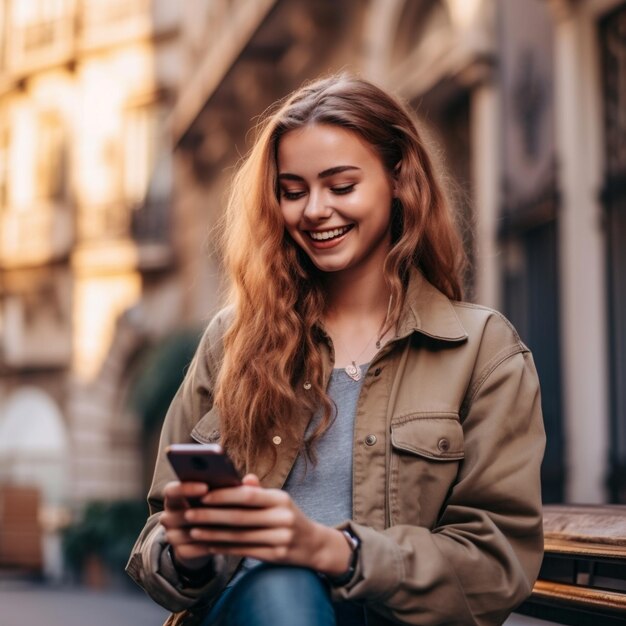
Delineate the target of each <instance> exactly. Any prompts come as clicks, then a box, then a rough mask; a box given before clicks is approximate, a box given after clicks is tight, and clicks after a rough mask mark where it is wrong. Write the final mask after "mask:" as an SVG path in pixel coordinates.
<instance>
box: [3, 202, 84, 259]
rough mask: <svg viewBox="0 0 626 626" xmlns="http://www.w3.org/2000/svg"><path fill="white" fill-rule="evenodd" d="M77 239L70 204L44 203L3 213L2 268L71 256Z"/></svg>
mask: <svg viewBox="0 0 626 626" xmlns="http://www.w3.org/2000/svg"><path fill="white" fill-rule="evenodd" d="M73 239H74V225H73V218H72V212H71V210H70V208H69V207H68V206H64V205H62V206H59V205H55V204H49V203H44V204H41V205H38V206H34V207H29V208H27V209H20V210H17V209H9V210H5V211H4V212H3V213H2V214H0V267H2V268H4V269H10V268H16V267H27V266H31V265H41V264H43V263H48V262H50V261H53V260H55V259H60V258H63V257H66V256H68V255H69V252H70V250H71V247H72V244H73Z"/></svg>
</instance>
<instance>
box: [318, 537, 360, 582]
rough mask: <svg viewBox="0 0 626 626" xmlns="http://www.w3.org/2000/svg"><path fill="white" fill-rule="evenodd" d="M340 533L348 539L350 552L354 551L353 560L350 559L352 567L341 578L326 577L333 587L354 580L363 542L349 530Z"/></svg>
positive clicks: (340, 575)
mask: <svg viewBox="0 0 626 626" xmlns="http://www.w3.org/2000/svg"><path fill="white" fill-rule="evenodd" d="M340 532H341V534H342V535H343V536H344V537H345V538H346V541H347V542H348V545H349V546H350V550H352V558H351V559H350V567H348V570H347V571H346V572H345V573H343V574H339V576H329V575H326V576H325V578H326V580H328V582H329V583H330V584H331V585H332V586H333V587H341V586H342V585H346V584H347V583H349V582H350V581H351V580H352V577H353V576H354V572H355V571H356V564H357V563H358V561H359V550H360V548H361V540H360V539H359V538H358V537H357V536H356V535H355V534H354V533H353V532H352V531H351V530H350V529H349V528H344V529H342V530H341V531H340Z"/></svg>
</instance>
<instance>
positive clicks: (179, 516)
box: [159, 509, 190, 529]
mask: <svg viewBox="0 0 626 626" xmlns="http://www.w3.org/2000/svg"><path fill="white" fill-rule="evenodd" d="M185 510H186V509H168V510H166V511H164V512H163V513H161V517H160V518H159V522H160V523H161V525H162V526H165V528H168V529H169V528H184V527H187V526H190V523H189V521H188V520H187V519H186V517H185Z"/></svg>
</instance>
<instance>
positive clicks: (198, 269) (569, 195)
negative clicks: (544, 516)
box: [0, 0, 626, 503]
mask: <svg viewBox="0 0 626 626" xmlns="http://www.w3.org/2000/svg"><path fill="white" fill-rule="evenodd" d="M0 7H1V8H0V24H2V28H3V32H4V37H3V47H2V49H1V50H0V223H1V226H0V281H1V282H0V311H1V313H0V480H2V479H4V480H8V479H11V480H18V481H19V480H24V481H25V482H28V478H29V476H28V473H29V472H31V473H32V472H33V471H34V470H33V469H32V468H33V467H37V468H39V469H38V470H37V472H38V477H36V480H37V481H39V483H40V484H41V485H42V487H43V489H44V491H45V493H46V495H45V498H47V499H48V500H49V501H50V502H53V503H54V502H59V503H67V502H73V503H80V502H85V501H87V500H92V499H116V498H124V497H137V496H140V495H141V494H142V492H143V490H144V488H145V480H144V479H142V461H143V459H144V453H143V452H142V448H143V447H145V446H146V445H147V444H146V438H145V437H144V436H143V435H142V432H141V429H142V425H141V422H140V421H139V420H138V419H137V416H136V415H132V411H130V409H129V408H128V403H127V398H128V396H129V394H130V393H131V391H132V389H130V387H132V385H133V380H136V377H134V376H133V373H136V371H137V368H138V367H139V365H138V364H140V362H141V359H140V358H139V356H138V355H141V353H142V351H145V349H146V346H150V345H152V344H154V343H155V341H157V340H158V339H159V338H162V337H164V336H166V335H167V334H168V333H171V332H173V331H174V330H175V329H177V328H181V327H193V326H201V325H202V324H203V323H204V322H205V321H206V319H207V318H208V317H209V315H210V313H211V312H212V311H213V310H215V308H217V307H218V306H219V302H220V293H221V289H222V286H223V284H222V276H221V272H220V267H219V260H218V257H217V255H216V254H215V252H216V247H215V242H214V236H213V231H212V227H213V226H214V225H215V224H216V222H217V221H218V219H219V216H220V214H221V209H222V206H223V202H224V194H225V190H226V187H227V185H228V182H229V180H230V176H231V174H232V166H233V165H234V164H235V163H236V161H237V160H238V158H239V157H240V156H241V155H242V154H245V152H246V151H247V150H248V148H249V147H250V141H251V136H252V135H251V133H250V132H249V130H250V128H251V126H252V125H253V124H254V123H255V118H256V117H257V116H258V115H260V114H261V113H262V112H263V111H264V110H265V109H266V107H267V106H269V105H270V104H271V103H272V102H274V101H275V100H276V99H278V98H280V97H283V96H284V95H286V94H287V93H288V92H289V91H291V90H292V89H294V88H296V87H298V86H300V85H301V84H302V83H303V82H304V81H305V80H307V79H310V78H314V77H316V76H318V75H324V74H328V73H331V72H333V71H338V70H341V69H349V70H354V71H357V72H359V73H360V74H361V75H363V76H364V77H366V78H370V79H372V80H374V81H376V82H378V83H379V84H381V85H382V86H384V87H387V88H389V89H391V90H392V91H394V92H396V93H397V94H399V95H400V96H402V97H403V98H404V99H405V100H406V101H408V102H409V103H410V105H411V106H412V107H413V108H414V110H415V111H416V113H417V114H418V116H419V117H420V118H422V119H423V120H424V121H425V123H426V125H427V127H428V129H429V130H430V134H431V135H432V143H433V147H434V149H435V151H436V152H437V153H438V155H439V157H440V160H441V161H442V166H443V167H444V168H445V171H446V174H447V177H448V178H449V179H450V181H451V182H452V186H453V188H454V190H455V193H454V194H453V196H454V198H455V203H456V206H457V209H458V210H459V212H460V213H461V214H462V216H463V219H462V222H463V223H464V224H466V228H465V231H466V232H465V242H466V246H467V250H468V254H469V257H470V259H471V261H472V271H471V272H470V273H469V274H468V276H467V277H466V283H467V287H468V294H469V296H470V297H471V298H472V299H473V300H475V301H477V302H480V303H482V304H486V305H489V306H493V307H495V308H498V309H501V310H503V311H504V312H505V313H506V314H507V315H508V316H509V317H510V318H511V320H512V321H513V322H514V323H515V325H516V326H517V328H518V330H519V331H520V334H521V335H522V338H523V339H524V340H525V341H526V342H527V343H528V344H529V346H530V347H531V349H532V350H533V353H534V355H535V360H536V362H537V367H538V370H539V373H540V376H541V379H542V385H543V409H544V415H545V420H546V429H547V432H548V450H547V454H546V461H545V463H544V468H543V480H544V494H545V499H546V501H548V502H558V501H563V500H565V501H572V502H605V501H621V502H624V501H626V476H625V468H626V311H625V310H624V309H625V308H626V256H625V255H624V252H623V251H622V249H623V246H622V243H623V242H624V241H626V196H625V193H624V189H625V186H624V181H625V180H626V2H624V1H623V0H576V1H574V0H527V1H525V2H519V1H518V0H367V1H365V0H341V2H336V1H334V0H187V1H186V2H181V3H177V2H168V1H167V0H152V1H149V0H125V1H124V2H121V1H119V0H54V1H53V0H29V1H27V2H21V1H19V0H13V1H11V0H4V2H3V3H0ZM25 7H34V8H32V9H31V12H30V13H29V12H28V10H27V9H26V8H25ZM165 367H167V363H166V364H165ZM153 445H154V440H153V439H151V440H150V442H149V447H150V446H153ZM148 456H149V455H148ZM33 458H35V459H36V460H37V461H36V463H35V464H34V465H33V462H32V459H33ZM22 467H23V468H24V469H21V468H22Z"/></svg>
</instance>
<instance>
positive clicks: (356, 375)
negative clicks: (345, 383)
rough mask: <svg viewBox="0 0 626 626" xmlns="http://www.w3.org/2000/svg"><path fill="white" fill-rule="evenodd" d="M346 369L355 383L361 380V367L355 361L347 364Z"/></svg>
mask: <svg viewBox="0 0 626 626" xmlns="http://www.w3.org/2000/svg"><path fill="white" fill-rule="evenodd" d="M344 371H345V372H346V374H347V375H348V376H349V377H350V378H351V379H352V380H353V381H354V382H355V383H356V382H358V381H359V380H361V368H360V367H359V366H358V365H357V364H356V363H355V362H354V361H352V363H351V364H350V365H348V366H346V367H345V368H344Z"/></svg>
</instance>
